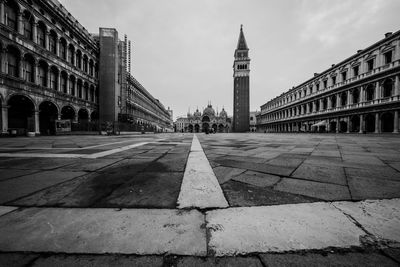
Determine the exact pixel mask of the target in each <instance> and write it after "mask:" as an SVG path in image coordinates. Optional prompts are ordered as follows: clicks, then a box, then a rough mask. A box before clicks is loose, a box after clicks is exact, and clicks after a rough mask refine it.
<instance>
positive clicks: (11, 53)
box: [7, 46, 19, 77]
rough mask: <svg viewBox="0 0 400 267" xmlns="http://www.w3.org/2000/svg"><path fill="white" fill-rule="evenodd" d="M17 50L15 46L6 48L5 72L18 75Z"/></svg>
mask: <svg viewBox="0 0 400 267" xmlns="http://www.w3.org/2000/svg"><path fill="white" fill-rule="evenodd" d="M18 61H19V51H18V50H17V49H16V48H15V47H12V46H10V47H8V48H7V74H8V75H11V76H14V77H18V74H19V72H18Z"/></svg>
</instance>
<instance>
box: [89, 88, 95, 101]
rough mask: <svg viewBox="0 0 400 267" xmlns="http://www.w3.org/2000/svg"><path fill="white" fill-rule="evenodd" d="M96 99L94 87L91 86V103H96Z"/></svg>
mask: <svg viewBox="0 0 400 267" xmlns="http://www.w3.org/2000/svg"><path fill="white" fill-rule="evenodd" d="M94 98H95V96H94V86H93V85H91V86H90V101H92V102H94Z"/></svg>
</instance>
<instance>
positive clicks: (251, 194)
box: [221, 181, 319, 207]
mask: <svg viewBox="0 0 400 267" xmlns="http://www.w3.org/2000/svg"><path fill="white" fill-rule="evenodd" d="M221 187H222V190H223V191H224V195H225V196H226V198H227V200H228V202H229V205H230V206H232V207H248V206H264V205H279V204H290V203H310V202H315V201H319V200H318V199H314V198H310V197H306V196H301V195H295V194H290V193H286V192H279V191H275V190H273V189H271V188H266V187H264V188H260V187H258V186H253V185H250V184H244V183H241V182H236V181H229V182H226V183H225V184H223V185H222V186H221Z"/></svg>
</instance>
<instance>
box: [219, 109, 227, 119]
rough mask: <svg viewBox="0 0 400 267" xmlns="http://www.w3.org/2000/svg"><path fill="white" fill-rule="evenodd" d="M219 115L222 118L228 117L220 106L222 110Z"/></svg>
mask: <svg viewBox="0 0 400 267" xmlns="http://www.w3.org/2000/svg"><path fill="white" fill-rule="evenodd" d="M219 116H220V117H222V118H226V117H228V114H227V113H226V111H225V109H224V108H222V111H221V112H220V113H219Z"/></svg>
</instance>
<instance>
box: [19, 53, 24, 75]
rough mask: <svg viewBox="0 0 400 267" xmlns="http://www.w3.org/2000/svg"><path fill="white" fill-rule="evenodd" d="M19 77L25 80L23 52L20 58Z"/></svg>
mask: <svg viewBox="0 0 400 267" xmlns="http://www.w3.org/2000/svg"><path fill="white" fill-rule="evenodd" d="M18 77H19V78H21V79H23V80H25V77H24V55H23V54H22V53H21V57H20V58H19V60H18Z"/></svg>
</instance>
